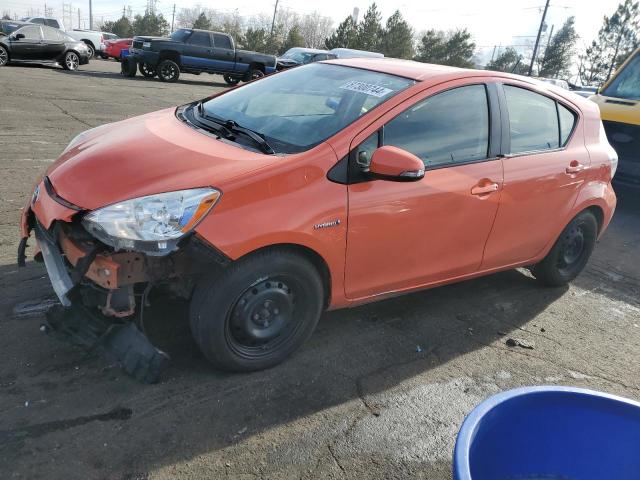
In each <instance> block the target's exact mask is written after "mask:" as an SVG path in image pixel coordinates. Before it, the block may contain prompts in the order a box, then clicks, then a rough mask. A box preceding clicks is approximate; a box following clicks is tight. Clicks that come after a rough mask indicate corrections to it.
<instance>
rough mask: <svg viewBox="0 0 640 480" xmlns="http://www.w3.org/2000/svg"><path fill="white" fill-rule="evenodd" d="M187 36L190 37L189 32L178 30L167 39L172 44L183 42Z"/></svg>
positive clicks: (183, 29) (182, 29) (184, 29)
mask: <svg viewBox="0 0 640 480" xmlns="http://www.w3.org/2000/svg"><path fill="white" fill-rule="evenodd" d="M189 35H191V30H188V29H186V28H180V29H178V30H176V31H175V32H173V33H172V34H171V35H169V38H171V40H173V41H174V42H184V41H185V40H186V39H187V37H188V36H189Z"/></svg>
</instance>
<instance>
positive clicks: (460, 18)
mask: <svg viewBox="0 0 640 480" xmlns="http://www.w3.org/2000/svg"><path fill="white" fill-rule="evenodd" d="M174 1H175V0H159V1H158V3H157V8H158V10H159V11H161V12H162V13H163V14H164V15H165V16H168V17H169V18H171V11H172V8H173V5H174ZM274 2H275V0H269V1H268V2H264V1H258V0H235V1H233V2H220V1H212V0H183V1H176V9H177V10H179V9H180V8H181V7H190V6H195V5H198V4H199V5H202V6H203V7H208V8H214V9H218V10H224V11H232V10H234V9H237V10H238V13H239V14H240V15H241V16H251V15H256V14H259V13H268V14H272V12H273V6H274ZM544 2H545V0H512V1H508V2H507V1H500V0H484V1H482V2H480V1H473V0H448V1H446V2H443V1H440V2H437V3H436V2H433V3H431V2H427V1H425V0H422V1H418V0H400V1H397V0H396V1H393V0H378V1H377V2H376V3H377V5H378V8H379V9H380V11H381V12H382V14H383V21H385V20H386V18H387V17H388V16H390V15H391V14H392V13H393V12H394V11H395V10H396V9H399V10H400V11H401V12H402V14H403V16H404V17H405V18H406V19H407V20H408V21H409V23H410V24H411V25H412V26H413V28H414V29H415V30H416V31H417V32H420V31H422V30H428V29H430V28H435V29H441V30H450V29H456V28H467V29H468V30H469V31H470V32H471V33H472V35H473V39H474V41H475V42H476V45H477V46H478V52H479V54H480V57H481V58H483V59H488V58H490V57H491V55H492V53H493V48H494V46H495V45H498V46H499V45H502V47H504V46H507V45H516V46H518V45H522V46H523V48H524V46H525V45H527V43H528V42H529V43H532V42H533V41H535V36H536V33H537V30H538V26H539V24H540V18H541V15H542V10H543V8H544ZM45 3H46V5H47V7H48V8H52V9H53V11H54V16H58V17H62V8H63V7H62V4H63V0H48V1H44V0H42V1H41V0H0V11H5V10H8V11H10V12H11V13H17V14H18V15H19V16H22V15H27V14H28V13H29V9H33V10H34V11H35V10H40V12H42V11H43V9H44V4H45ZM64 3H68V4H71V5H72V9H73V12H74V17H73V18H74V19H77V9H78V8H79V9H80V11H81V17H82V18H83V19H87V18H88V11H89V0H83V1H77V0H67V1H65V2H64ZM369 3H370V0H364V1H359V0H358V1H352V2H350V3H349V2H345V1H344V0H322V1H321V2H313V1H309V0H279V4H278V8H288V9H291V10H293V11H296V12H299V13H310V12H312V11H314V10H317V11H319V12H320V13H321V14H322V15H325V16H328V17H331V18H332V19H333V20H334V25H337V24H338V23H339V22H340V21H342V20H343V19H344V18H345V17H346V16H347V15H349V14H351V12H352V11H353V8H354V7H357V8H359V9H360V18H362V16H363V15H364V12H365V11H366V9H367V7H368V6H369ZM618 3H619V0H599V1H598V2H595V1H591V2H585V1H584V0H555V1H552V2H551V3H550V7H549V11H548V13H547V21H546V23H547V24H548V29H549V30H550V29H551V26H552V25H553V26H554V28H555V29H556V31H557V29H558V28H560V26H561V25H562V23H563V22H564V20H565V19H566V18H567V17H569V16H571V15H573V16H575V17H576V30H577V33H578V35H579V36H580V38H579V40H578V44H577V47H578V49H580V50H582V49H584V46H585V45H588V44H589V43H591V40H592V39H593V38H595V36H596V34H597V32H598V29H599V28H600V26H601V24H602V18H603V16H604V15H609V16H610V15H611V14H612V13H613V12H614V11H615V9H616V7H617V5H618ZM124 5H129V6H131V7H132V8H133V12H134V13H138V12H142V11H144V8H145V5H146V0H93V10H94V21H95V20H96V19H98V20H99V19H101V18H102V19H104V20H109V19H116V18H118V17H119V16H120V14H121V12H122V7H123V6H124ZM74 26H76V24H74ZM549 30H548V31H549ZM543 44H544V42H543Z"/></svg>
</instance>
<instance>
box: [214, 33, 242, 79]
mask: <svg viewBox="0 0 640 480" xmlns="http://www.w3.org/2000/svg"><path fill="white" fill-rule="evenodd" d="M213 59H214V61H215V67H216V69H217V70H219V71H224V72H232V71H233V70H235V67H236V51H235V49H234V48H233V45H232V44H231V38H229V36H228V35H224V34H221V33H214V34H213ZM247 68H249V65H244V66H243V68H242V70H243V71H244V70H246V69H247Z"/></svg>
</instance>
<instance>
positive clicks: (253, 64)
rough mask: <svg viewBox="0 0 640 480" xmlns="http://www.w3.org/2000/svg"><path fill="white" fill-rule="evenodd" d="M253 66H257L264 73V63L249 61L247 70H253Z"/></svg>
mask: <svg viewBox="0 0 640 480" xmlns="http://www.w3.org/2000/svg"><path fill="white" fill-rule="evenodd" d="M254 68H257V69H258V70H260V71H262V72H263V73H264V65H263V64H262V63H250V64H249V72H251V70H253V69H254Z"/></svg>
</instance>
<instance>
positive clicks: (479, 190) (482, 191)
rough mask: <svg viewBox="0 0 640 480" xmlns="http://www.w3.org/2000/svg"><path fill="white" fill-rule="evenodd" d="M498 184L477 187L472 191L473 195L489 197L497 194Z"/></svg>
mask: <svg viewBox="0 0 640 480" xmlns="http://www.w3.org/2000/svg"><path fill="white" fill-rule="evenodd" d="M497 191H498V184H497V183H488V184H482V185H476V186H475V187H473V188H472V189H471V195H487V194H489V193H493V192H497Z"/></svg>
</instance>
